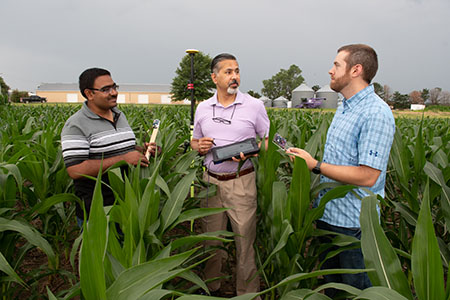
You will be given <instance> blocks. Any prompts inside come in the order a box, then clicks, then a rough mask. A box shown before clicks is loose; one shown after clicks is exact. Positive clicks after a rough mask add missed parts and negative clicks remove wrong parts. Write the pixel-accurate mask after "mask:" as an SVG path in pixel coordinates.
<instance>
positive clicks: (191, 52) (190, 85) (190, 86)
mask: <svg viewBox="0 0 450 300" xmlns="http://www.w3.org/2000/svg"><path fill="white" fill-rule="evenodd" d="M186 53H189V56H190V57H191V78H190V79H189V83H188V85H187V88H188V90H190V91H191V140H192V137H193V135H194V106H195V99H194V55H195V54H196V53H198V50H196V49H187V50H186ZM186 149H187V148H186ZM191 197H192V198H194V183H192V185H191ZM193 226H194V223H193V222H192V221H191V230H193V228H194V227H193Z"/></svg>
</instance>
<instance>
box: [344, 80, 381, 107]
mask: <svg viewBox="0 0 450 300" xmlns="http://www.w3.org/2000/svg"><path fill="white" fill-rule="evenodd" d="M373 92H374V88H373V85H372V84H370V85H369V86H367V87H366V88H364V89H362V90H361V91H359V92H358V93H356V94H354V95H353V96H352V97H350V98H349V99H345V98H344V101H342V105H343V107H344V110H348V109H352V108H353V107H355V106H357V105H358V104H359V103H360V102H361V101H362V100H364V99H365V98H366V97H367V95H369V94H371V93H373Z"/></svg>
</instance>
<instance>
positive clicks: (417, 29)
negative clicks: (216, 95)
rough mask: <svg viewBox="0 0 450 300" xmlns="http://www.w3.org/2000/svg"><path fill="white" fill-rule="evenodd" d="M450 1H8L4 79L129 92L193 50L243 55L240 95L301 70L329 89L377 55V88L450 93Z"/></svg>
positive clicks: (0, 21)
mask: <svg viewBox="0 0 450 300" xmlns="http://www.w3.org/2000/svg"><path fill="white" fill-rule="evenodd" d="M449 16H450V1H449V0H378V1H364V0H340V1H336V0H308V1H306V0H278V1H275V0H241V1H236V0H229V1H214V0H191V1H186V0H158V1H156V0H128V1H106V0H104V1H103V0H39V1H36V0H1V1H0V33H1V41H0V76H2V77H3V78H4V79H5V81H6V83H7V84H8V85H9V86H10V87H11V88H12V89H19V90H28V91H35V90H36V88H37V86H38V85H39V84H40V83H42V82H77V80H78V76H79V74H80V73H81V72H82V71H83V70H85V69H86V68H89V67H93V66H98V67H103V68H106V69H109V70H110V71H111V72H112V75H113V79H114V80H115V81H116V82H118V83H119V84H120V83H155V84H157V83H168V84H170V83H171V82H172V78H173V77H174V76H175V70H176V68H177V67H178V65H179V63H180V61H181V59H182V57H183V56H184V55H185V50H186V49H188V48H195V49H198V50H200V51H202V52H204V53H207V54H209V55H210V56H211V57H214V56H215V55H216V54H218V53H221V52H229V53H232V54H234V55H236V56H237V58H238V61H239V64H240V68H241V90H242V91H244V92H245V91H247V90H249V89H253V90H255V91H258V92H260V90H261V88H262V86H263V85H262V81H263V80H264V79H269V78H270V77H272V76H273V75H274V74H276V73H277V72H278V71H279V70H280V69H281V68H283V69H287V68H289V66H290V65H291V64H296V65H297V66H299V67H300V69H302V71H303V72H302V75H303V77H304V78H305V81H306V83H307V84H308V85H309V86H313V85H316V84H318V85H320V86H323V85H325V84H328V83H329V75H328V73H327V72H328V70H329V69H330V67H331V64H332V61H333V59H334V57H335V55H336V50H337V49H338V48H339V47H340V46H342V45H345V44H350V43H366V44H368V45H370V46H372V47H374V48H375V50H376V51H377V53H378V58H379V65H380V67H379V71H378V73H377V76H376V77H375V79H374V81H376V82H379V83H381V84H382V85H384V84H387V85H389V86H390V87H391V88H392V90H393V91H400V92H401V93H409V92H411V91H413V90H421V89H423V88H429V89H431V88H434V87H441V88H442V89H444V90H448V91H450V75H449V71H450V17H449Z"/></svg>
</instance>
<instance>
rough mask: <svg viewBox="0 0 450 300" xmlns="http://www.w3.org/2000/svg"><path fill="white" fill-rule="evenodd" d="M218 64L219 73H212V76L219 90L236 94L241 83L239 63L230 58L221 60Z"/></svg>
mask: <svg viewBox="0 0 450 300" xmlns="http://www.w3.org/2000/svg"><path fill="white" fill-rule="evenodd" d="M218 66H219V71H217V74H216V73H213V74H211V78H212V80H213V82H214V83H215V84H216V87H217V90H221V91H226V92H227V93H228V94H231V95H234V94H236V93H237V91H238V87H239V85H240V84H241V75H240V73H239V64H238V63H237V61H235V60H232V59H228V60H223V61H221V62H219V64H218Z"/></svg>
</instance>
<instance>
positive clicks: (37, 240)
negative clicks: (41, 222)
mask: <svg viewBox="0 0 450 300" xmlns="http://www.w3.org/2000/svg"><path fill="white" fill-rule="evenodd" d="M6 230H11V231H15V232H18V233H20V235H22V236H23V237H24V238H25V239H26V240H27V241H28V242H29V243H30V244H32V245H34V246H36V247H38V248H40V249H41V250H42V251H44V253H45V254H46V255H47V257H48V260H49V262H50V264H51V265H52V266H56V256H55V252H54V251H53V248H52V246H50V244H49V243H48V241H47V240H46V239H44V238H43V237H42V235H41V234H40V233H39V232H38V231H37V230H36V229H34V228H33V227H32V226H31V225H29V224H27V223H24V222H21V221H17V220H9V219H5V218H1V217H0V232H3V231H6Z"/></svg>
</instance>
